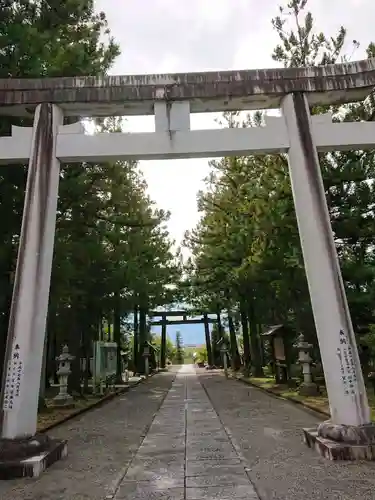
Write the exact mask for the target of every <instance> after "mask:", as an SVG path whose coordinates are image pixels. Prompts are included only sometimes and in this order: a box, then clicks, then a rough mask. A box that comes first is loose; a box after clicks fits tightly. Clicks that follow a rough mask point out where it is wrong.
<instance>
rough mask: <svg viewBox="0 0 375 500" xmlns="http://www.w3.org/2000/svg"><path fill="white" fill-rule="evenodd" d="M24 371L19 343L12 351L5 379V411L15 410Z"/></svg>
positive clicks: (16, 343)
mask: <svg viewBox="0 0 375 500" xmlns="http://www.w3.org/2000/svg"><path fill="white" fill-rule="evenodd" d="M23 369H24V360H23V359H22V356H21V348H20V344H19V343H18V342H15V343H14V347H13V349H12V353H11V357H10V359H9V361H8V366H7V372H6V378H5V388H4V400H3V410H4V411H10V410H13V408H14V406H15V405H16V403H17V398H19V396H20V389H21V382H22V375H23Z"/></svg>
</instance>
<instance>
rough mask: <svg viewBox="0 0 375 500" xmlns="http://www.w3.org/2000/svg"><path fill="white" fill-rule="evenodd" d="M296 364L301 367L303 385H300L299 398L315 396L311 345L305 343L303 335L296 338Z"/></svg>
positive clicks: (317, 391) (317, 390) (316, 392)
mask: <svg viewBox="0 0 375 500" xmlns="http://www.w3.org/2000/svg"><path fill="white" fill-rule="evenodd" d="M296 347H297V349H298V363H299V364H300V365H301V366H302V374H303V383H302V384H301V385H300V387H299V390H298V392H299V393H300V394H301V396H316V395H317V394H319V388H318V386H317V385H316V384H315V383H314V382H313V380H312V374H311V365H312V358H311V356H310V352H311V349H312V347H313V346H312V344H309V343H308V342H305V338H304V336H303V334H301V335H300V336H299V337H298V343H297V346H296Z"/></svg>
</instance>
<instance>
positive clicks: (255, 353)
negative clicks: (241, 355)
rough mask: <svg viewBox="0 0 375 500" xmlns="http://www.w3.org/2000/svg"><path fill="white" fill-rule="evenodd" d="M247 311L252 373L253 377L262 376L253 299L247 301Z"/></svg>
mask: <svg viewBox="0 0 375 500" xmlns="http://www.w3.org/2000/svg"><path fill="white" fill-rule="evenodd" d="M247 311H248V319H249V326H250V346H251V361H252V374H253V376H254V377H263V376H264V373H263V366H262V356H261V352H260V341H259V336H258V328H257V322H256V318H255V311H254V301H253V300H252V299H250V300H248V301H247Z"/></svg>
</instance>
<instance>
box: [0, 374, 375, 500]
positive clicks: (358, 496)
mask: <svg viewBox="0 0 375 500" xmlns="http://www.w3.org/2000/svg"><path fill="white" fill-rule="evenodd" d="M316 423H317V419H316V418H315V417H314V416H312V415H310V414H309V413H307V412H306V411H304V410H302V409H300V408H298V407H296V406H294V405H292V404H291V403H288V402H283V401H280V400H278V399H275V398H273V397H271V396H269V395H267V394H265V393H263V392H261V391H259V390H257V389H255V388H252V387H249V386H246V385H244V384H241V383H239V382H237V381H234V380H226V379H225V378H224V376H223V375H222V374H220V373H218V372H207V371H205V370H197V372H195V370H194V369H193V368H192V367H191V366H185V367H182V368H181V370H180V371H179V372H178V374H177V377H176V374H175V373H173V371H172V372H169V373H164V374H159V375H157V376H155V377H152V378H151V379H149V380H148V381H146V382H145V383H143V384H141V385H140V386H138V387H137V388H135V389H134V390H132V391H130V392H128V393H127V394H125V395H123V396H121V397H119V398H117V399H115V400H113V401H112V402H110V403H108V404H106V405H104V406H102V407H101V408H98V409H96V410H94V411H91V412H88V413H86V414H85V415H82V417H80V418H78V419H74V420H72V421H70V422H67V423H66V424H64V425H62V426H60V427H58V428H57V429H56V430H55V431H54V432H53V433H51V434H53V435H55V436H56V437H59V438H66V439H68V440H69V455H68V457H67V459H65V460H63V461H60V462H57V463H56V464H55V465H54V466H53V467H51V468H50V469H49V470H48V471H47V472H46V473H44V474H43V475H42V476H41V477H40V478H39V479H38V480H30V479H27V480H21V481H10V482H9V481H3V482H0V498H1V500H130V499H131V500H141V499H150V500H214V499H220V500H229V499H230V500H237V499H239V500H240V499H245V498H247V499H249V500H272V499H277V500H310V499H313V500H370V499H371V500H372V499H373V498H374V491H375V464H374V463H348V462H343V463H332V462H328V461H326V460H324V459H322V458H321V457H319V456H318V455H317V454H316V453H315V452H313V451H312V450H309V449H308V448H307V447H305V445H304V444H303V443H302V435H301V428H302V427H304V426H313V425H314V424H316Z"/></svg>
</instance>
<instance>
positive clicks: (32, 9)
mask: <svg viewBox="0 0 375 500" xmlns="http://www.w3.org/2000/svg"><path fill="white" fill-rule="evenodd" d="M118 54H119V47H118V45H117V44H116V43H115V41H114V40H113V38H112V37H111V34H110V31H109V29H108V26H107V21H106V17H105V14H104V13H95V12H94V2H93V0H67V1H64V2H57V1H53V2H45V1H44V0H18V1H10V0H5V1H3V2H2V7H1V18H0V77H2V78H4V77H5V78H7V77H19V78H21V77H44V76H54V77H56V76H65V77H66V76H80V75H93V76H95V75H101V74H105V73H106V72H107V70H108V69H109V68H110V67H111V65H112V63H113V62H114V60H115V58H116V56H117V55H118ZM12 124H15V125H20V124H24V125H31V123H30V121H28V120H20V119H17V118H7V117H1V118H0V133H1V134H2V135H5V134H6V133H8V132H9V130H10V127H11V125H12ZM97 128H98V129H100V130H101V131H104V132H109V131H116V130H117V131H118V130H119V129H120V128H121V121H120V120H118V119H115V118H109V119H106V120H101V122H100V123H99V122H98V126H97ZM26 172H27V169H26V167H25V166H24V165H9V166H2V167H1V168H0V210H1V213H4V214H7V216H6V217H3V218H2V221H1V225H0V229H1V235H2V240H1V244H0V289H1V291H2V293H1V294H0V349H2V350H4V346H5V340H6V333H7V324H8V314H9V308H10V300H11V295H12V287H13V282H12V281H13V275H14V270H15V263H16V255H17V245H18V238H19V232H20V227H21V217H22V209H23V200H24V190H25V182H26ZM168 219H169V213H167V212H164V211H163V210H159V209H157V208H156V207H155V205H154V203H153V202H152V200H150V198H149V196H148V195H147V185H146V182H145V180H144V179H143V177H142V175H141V172H140V171H139V168H138V165H137V164H136V163H134V162H120V161H119V162H113V163H103V164H98V163H86V162H85V163H82V164H72V165H70V164H68V165H64V166H63V167H62V169H61V178H60V189H59V203H58V213H57V223H56V240H55V255H54V262H53V272H52V283H51V294H50V305H49V314H48V338H49V345H50V349H49V352H50V354H51V362H50V367H51V370H52V368H54V362H53V357H54V356H55V355H56V354H57V352H54V349H57V350H58V352H60V350H59V349H60V345H61V344H62V343H63V342H68V343H69V347H70V352H71V353H72V354H74V355H76V361H75V363H74V366H73V376H72V377H71V378H72V379H73V383H75V384H76V387H77V390H80V386H79V378H78V379H77V376H76V375H77V371H78V372H79V359H80V357H82V356H83V357H84V356H90V349H91V340H92V339H95V338H98V337H100V336H101V333H100V332H101V331H103V328H102V323H103V321H104V320H105V321H106V324H110V325H113V336H114V339H115V341H116V342H118V343H119V344H120V345H125V344H128V340H129V338H128V337H129V336H128V335H127V334H126V332H125V331H124V328H123V324H122V322H123V318H124V317H125V315H126V314H127V313H128V312H132V311H133V310H134V307H135V306H137V307H139V308H142V310H144V311H147V310H148V309H149V308H153V307H156V306H159V305H163V304H166V303H169V302H171V300H173V299H174V298H175V295H176V292H175V291H174V290H173V289H171V288H170V287H169V284H170V283H173V282H174V281H177V277H178V276H179V275H180V260H179V256H178V255H177V256H176V254H175V252H174V251H173V247H172V246H173V242H172V241H171V240H170V238H169V236H168V232H167V229H166V223H167V221H168ZM142 328H143V325H142ZM146 334H147V332H146V333H145V335H146ZM142 335H143V333H142ZM2 356H3V353H1V351H0V366H1V361H2Z"/></svg>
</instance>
